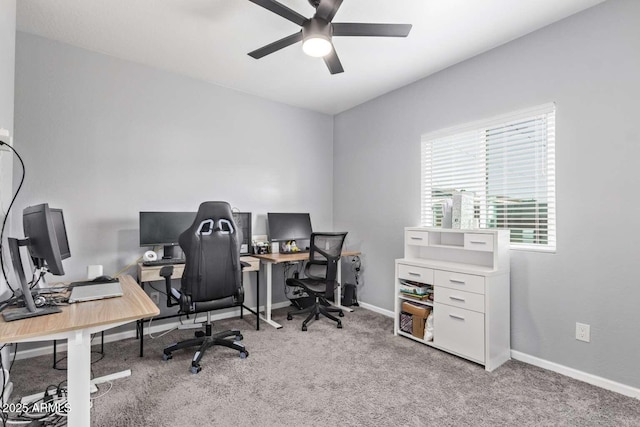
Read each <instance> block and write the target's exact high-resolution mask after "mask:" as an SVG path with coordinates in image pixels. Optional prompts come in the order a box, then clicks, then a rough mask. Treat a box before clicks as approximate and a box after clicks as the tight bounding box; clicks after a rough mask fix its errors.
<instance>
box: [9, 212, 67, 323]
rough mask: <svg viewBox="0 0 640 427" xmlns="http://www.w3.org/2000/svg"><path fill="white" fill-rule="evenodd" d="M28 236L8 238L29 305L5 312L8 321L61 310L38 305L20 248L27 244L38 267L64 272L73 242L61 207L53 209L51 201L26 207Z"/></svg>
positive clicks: (24, 219) (25, 221)
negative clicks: (27, 276) (70, 239)
mask: <svg viewBox="0 0 640 427" xmlns="http://www.w3.org/2000/svg"><path fill="white" fill-rule="evenodd" d="M22 226H23V229H24V235H25V239H22V240H18V239H15V238H9V239H7V242H8V244H9V253H10V255H11V263H12V265H13V269H14V272H15V274H16V276H17V277H18V280H19V281H20V288H21V290H22V299H23V301H24V304H25V307H24V308H19V309H16V310H11V311H8V312H5V313H3V316H4V319H5V321H12V320H19V319H26V318H29V317H35V316H42V315H45V314H52V313H58V312H60V308H58V307H55V306H53V307H36V305H35V302H34V300H33V295H31V288H30V286H29V282H27V279H26V277H25V274H24V266H23V264H22V258H21V256H20V247H21V246H26V247H27V249H28V251H29V254H30V255H31V259H32V260H33V263H34V265H35V267H36V268H39V269H44V271H49V272H50V273H52V274H54V275H56V276H62V275H64V268H63V266H62V260H63V259H66V258H69V257H70V256H71V252H70V251H69V242H68V239H67V231H66V227H65V224H64V215H63V214H62V210H60V209H51V208H49V205H48V204H47V203H43V204H40V205H37V206H30V207H28V208H25V209H24V211H23V212H22Z"/></svg>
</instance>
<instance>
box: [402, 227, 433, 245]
mask: <svg viewBox="0 0 640 427" xmlns="http://www.w3.org/2000/svg"><path fill="white" fill-rule="evenodd" d="M404 241H405V242H406V244H407V245H414V246H429V233H428V232H427V231H419V230H406V231H405V233H404Z"/></svg>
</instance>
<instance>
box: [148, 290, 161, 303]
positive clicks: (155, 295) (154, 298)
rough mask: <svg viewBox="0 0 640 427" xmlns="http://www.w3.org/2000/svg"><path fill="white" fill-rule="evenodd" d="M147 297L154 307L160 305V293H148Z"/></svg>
mask: <svg viewBox="0 0 640 427" xmlns="http://www.w3.org/2000/svg"><path fill="white" fill-rule="evenodd" d="M149 297H150V298H151V301H153V302H154V304H155V305H160V293H159V292H150V293H149Z"/></svg>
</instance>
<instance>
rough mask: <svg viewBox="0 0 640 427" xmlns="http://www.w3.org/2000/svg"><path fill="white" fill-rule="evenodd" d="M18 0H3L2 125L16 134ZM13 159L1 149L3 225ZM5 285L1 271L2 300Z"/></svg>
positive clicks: (0, 6)
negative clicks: (14, 109)
mask: <svg viewBox="0 0 640 427" xmlns="http://www.w3.org/2000/svg"><path fill="white" fill-rule="evenodd" d="M15 46H16V0H0V128H4V129H8V130H9V131H10V132H11V134H13V98H14V70H15V53H16V49H15ZM12 165H13V158H12V156H11V155H10V154H9V153H7V152H0V225H1V221H3V220H4V216H5V213H6V210H7V209H8V208H9V203H11V189H12V186H11V181H12V179H11V177H12ZM5 291H8V288H7V287H6V284H5V281H4V277H2V275H1V274H0V299H4V298H3V294H4V293H5Z"/></svg>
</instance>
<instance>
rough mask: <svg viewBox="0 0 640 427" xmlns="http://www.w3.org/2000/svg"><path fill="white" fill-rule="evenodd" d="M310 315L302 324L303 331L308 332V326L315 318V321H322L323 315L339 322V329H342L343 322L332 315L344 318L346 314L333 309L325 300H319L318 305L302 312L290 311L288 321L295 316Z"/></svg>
mask: <svg viewBox="0 0 640 427" xmlns="http://www.w3.org/2000/svg"><path fill="white" fill-rule="evenodd" d="M306 313H309V315H308V316H307V318H306V319H305V320H304V322H302V330H303V331H306V330H307V324H308V323H309V322H310V321H311V320H312V319H313V318H314V317H315V320H318V319H320V315H321V314H322V315H323V316H324V317H326V318H328V319H331V320H333V321H334V322H337V327H338V329H342V321H341V320H340V319H338V318H337V317H335V316H334V315H332V314H331V313H338V316H339V317H344V313H343V312H342V310H341V309H339V308H337V307H332V306H331V305H330V304H329V301H327V300H326V299H325V298H317V299H316V303H315V304H314V305H312V306H310V307H307V308H303V309H302V310H296V311H290V312H288V313H287V320H291V319H293V316H294V315H299V314H306Z"/></svg>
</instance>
